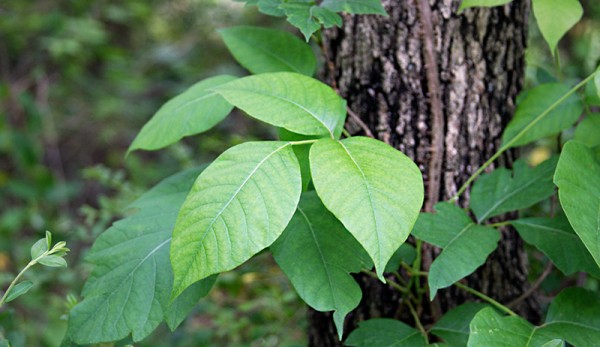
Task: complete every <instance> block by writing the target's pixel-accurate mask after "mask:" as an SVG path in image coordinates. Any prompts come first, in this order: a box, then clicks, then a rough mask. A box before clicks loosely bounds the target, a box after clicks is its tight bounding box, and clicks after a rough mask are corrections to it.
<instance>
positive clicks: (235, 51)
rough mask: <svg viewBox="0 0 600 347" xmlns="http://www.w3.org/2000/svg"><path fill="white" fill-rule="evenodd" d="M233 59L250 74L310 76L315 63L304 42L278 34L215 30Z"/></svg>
mask: <svg viewBox="0 0 600 347" xmlns="http://www.w3.org/2000/svg"><path fill="white" fill-rule="evenodd" d="M219 33H220V34H221V36H222V37H223V41H225V44H226V45H227V48H229V51H230V52H231V54H232V55H233V56H234V57H235V59H236V60H237V61H238V62H239V63H240V64H241V65H242V66H243V67H245V68H246V69H248V71H250V72H252V73H253V74H260V73H266V72H280V71H288V72H297V73H299V74H303V75H307V76H312V75H313V74H314V73H315V69H316V66H317V60H316V59H315V55H314V53H313V51H312V49H311V48H310V46H309V45H307V44H306V43H305V42H302V40H300V39H299V38H297V37H296V36H294V35H292V34H290V33H288V32H285V31H281V30H274V29H266V28H257V27H251V26H237V27H232V28H227V29H221V30H219Z"/></svg>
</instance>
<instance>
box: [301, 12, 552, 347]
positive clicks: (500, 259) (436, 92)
mask: <svg viewBox="0 0 600 347" xmlns="http://www.w3.org/2000/svg"><path fill="white" fill-rule="evenodd" d="M383 3H384V6H385V8H386V10H387V11H388V13H389V17H382V16H346V18H344V26H343V27H342V28H341V29H335V30H328V31H326V32H325V33H324V39H323V41H324V50H325V57H326V68H325V69H324V72H323V77H324V79H325V80H326V81H327V82H328V83H329V84H330V85H332V86H334V87H335V88H336V89H337V90H338V91H339V93H340V94H341V95H342V96H343V97H345V98H346V99H347V100H348V106H349V108H350V109H351V110H352V111H353V113H354V115H351V116H350V117H349V120H348V124H347V127H348V128H350V129H351V130H352V132H354V133H355V134H356V135H359V134H360V135H365V134H369V133H370V134H373V135H374V136H375V137H377V138H378V139H380V140H382V141H384V142H386V143H388V144H390V145H392V146H394V147H396V148H398V149H400V150H401V151H403V152H404V153H405V154H407V155H408V156H410V157H411V158H413V160H414V161H415V162H416V163H417V164H418V165H419V167H420V168H421V170H422V172H423V174H424V179H425V185H426V192H427V196H426V204H425V206H426V209H428V210H431V207H432V205H433V204H434V203H435V202H437V201H439V200H445V199H448V198H450V197H452V196H453V195H454V194H455V193H456V191H457V190H458V188H459V187H460V186H461V185H462V184H463V183H464V182H465V181H466V179H467V178H468V177H469V176H470V174H471V173H472V172H474V171H475V170H476V169H477V168H478V167H479V166H480V165H481V164H482V163H483V162H484V161H485V160H486V159H487V158H489V157H490V156H491V155H492V154H493V153H494V152H495V151H496V150H497V149H498V148H499V144H500V138H501V134H502V130H503V128H504V127H505V126H506V124H507V123H508V121H509V120H510V118H511V116H512V113H513V111H514V107H515V97H516V96H517V94H518V93H519V91H520V90H521V87H522V84H523V74H524V51H525V46H526V42H527V21H528V16H529V1H527V0H516V1H514V2H513V3H512V4H510V5H506V6H502V7H496V8H492V9H474V10H467V11H465V12H464V13H462V14H458V13H457V9H458V6H459V3H460V1H459V0H429V1H428V0H405V1H398V0H384V1H383ZM511 159H512V158H511V156H510V154H509V155H506V156H504V157H503V158H501V161H500V162H499V163H497V164H500V165H508V166H510V164H511V162H512V160H511ZM467 201H468V192H467V193H466V194H464V196H463V197H461V199H460V200H459V203H460V204H462V205H464V204H465V203H466V202H467ZM424 252H425V254H424V259H425V260H427V258H429V263H430V262H431V258H432V257H434V256H435V252H436V250H432V249H425V250H424ZM425 255H427V256H428V257H425ZM526 262H527V259H526V257H525V255H524V253H523V250H522V244H521V242H520V240H519V238H518V237H517V236H516V233H515V232H514V231H511V230H507V231H506V232H504V233H503V239H502V241H501V243H500V246H499V249H498V250H497V251H496V252H495V253H494V254H493V255H492V256H491V257H490V258H489V259H488V263H487V264H486V265H484V266H483V267H482V268H480V269H479V270H478V271H477V273H475V274H473V275H472V276H470V277H469V278H468V283H469V285H470V286H472V287H474V288H476V289H478V290H480V291H482V292H484V293H487V294H488V295H490V296H492V297H494V298H496V299H497V300H499V301H500V302H503V303H509V302H511V301H512V300H514V299H515V298H518V297H519V295H521V294H522V293H523V292H524V291H525V290H526V289H527V287H528V284H527V270H526V269H527V263H526ZM424 267H425V268H427V267H428V264H427V262H426V263H425V264H424ZM357 280H358V281H359V283H360V284H361V286H362V287H363V300H362V302H361V304H360V306H359V307H358V308H357V309H356V310H355V311H354V312H353V313H351V314H350V315H349V316H348V318H347V320H346V334H347V333H348V332H349V331H351V330H352V329H354V328H355V327H356V325H357V323H358V322H359V321H362V320H365V319H368V318H372V317H395V318H400V319H403V320H408V321H409V323H410V318H409V317H407V315H406V313H405V311H406V310H405V309H402V308H401V302H400V301H401V300H400V296H399V295H397V294H396V293H395V292H394V291H393V290H391V289H390V288H388V287H387V286H385V285H383V284H381V283H380V282H378V281H377V280H373V279H370V278H367V277H364V276H357ZM438 298H439V300H437V301H436V302H434V303H433V304H431V305H430V306H425V307H424V308H423V311H422V312H421V316H423V317H424V319H425V322H426V323H427V322H431V321H432V320H433V318H434V317H436V316H439V313H440V312H445V311H446V310H448V309H449V308H451V307H453V306H456V305H457V304H460V303H461V302H463V301H464V300H466V299H472V298H469V297H468V296H467V295H465V294H464V293H462V292H460V291H458V290H456V289H452V288H449V289H447V290H443V291H441V292H440V293H439V294H438ZM514 308H515V310H516V311H517V312H518V313H520V314H522V315H524V316H525V317H527V318H529V319H530V320H532V321H537V320H538V319H539V318H540V317H539V309H538V305H537V302H536V301H535V298H533V297H528V298H527V299H525V300H521V301H520V302H519V303H518V304H517V305H515V307H514ZM309 323H310V327H309V341H310V345H312V346H338V345H341V344H340V342H339V341H338V339H337V336H336V334H335V328H334V327H333V324H332V320H331V317H330V315H329V314H323V313H319V312H315V311H310V312H309Z"/></svg>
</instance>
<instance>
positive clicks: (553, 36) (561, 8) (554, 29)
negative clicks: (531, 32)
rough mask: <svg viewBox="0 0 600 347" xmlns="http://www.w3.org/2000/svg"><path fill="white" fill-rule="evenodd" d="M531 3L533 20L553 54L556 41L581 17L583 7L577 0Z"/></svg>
mask: <svg viewBox="0 0 600 347" xmlns="http://www.w3.org/2000/svg"><path fill="white" fill-rule="evenodd" d="M532 3H533V15H534V16H535V20H536V21H537V24H538V27H539V28H540V31H541V32H542V36H543V37H544V39H545V40H546V42H547V43H548V46H550V51H551V52H552V55H554V54H555V52H556V46H557V45H558V41H560V39H561V38H562V37H563V36H564V35H565V34H566V33H567V31H569V30H570V29H571V28H572V27H573V26H574V25H575V24H577V22H579V20H580V19H581V16H582V15H583V8H582V7H581V4H580V3H579V1H578V0H533V1H532Z"/></svg>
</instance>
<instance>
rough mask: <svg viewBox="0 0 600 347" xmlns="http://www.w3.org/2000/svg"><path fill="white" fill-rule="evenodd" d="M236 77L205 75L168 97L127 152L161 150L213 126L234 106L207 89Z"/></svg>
mask: <svg viewBox="0 0 600 347" xmlns="http://www.w3.org/2000/svg"><path fill="white" fill-rule="evenodd" d="M235 79H236V77H233V76H226V75H223V76H216V77H212V78H208V79H206V80H204V81H201V82H198V83H196V84H195V85H193V86H192V87H190V88H189V89H188V90H186V91H185V92H183V93H182V94H180V95H178V96H176V97H174V98H173V99H171V100H169V101H168V102H167V103H166V104H164V105H163V106H162V107H161V108H160V109H159V110H158V112H156V114H154V116H152V118H151V119H150V120H149V121H148V123H146V124H145V125H144V127H143V128H142V130H141V131H140V133H139V134H138V135H137V136H136V138H135V139H134V140H133V143H132V144H131V146H129V152H131V151H135V150H136V149H145V150H155V149H160V148H163V147H166V146H168V145H170V144H173V143H175V142H177V141H179V140H181V139H182V138H184V137H185V136H190V135H195V134H199V133H201V132H204V131H206V130H208V129H210V128H212V127H213V126H215V125H216V124H217V123H219V122H220V121H222V120H223V118H225V117H227V115H228V114H229V113H230V112H231V109H232V108H233V106H231V104H229V103H228V102H227V101H225V99H223V97H221V96H220V95H218V94H217V93H215V92H213V91H211V90H210V89H211V88H213V87H216V86H219V85H221V84H224V83H227V82H231V81H233V80H235Z"/></svg>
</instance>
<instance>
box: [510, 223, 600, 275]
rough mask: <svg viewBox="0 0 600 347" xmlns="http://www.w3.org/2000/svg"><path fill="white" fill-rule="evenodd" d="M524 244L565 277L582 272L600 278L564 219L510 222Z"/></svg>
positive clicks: (593, 262)
mask: <svg viewBox="0 0 600 347" xmlns="http://www.w3.org/2000/svg"><path fill="white" fill-rule="evenodd" d="M511 224H512V225H513V226H514V227H515V228H516V229H517V231H518V232H519V235H521V237H522V238H523V240H525V242H527V243H529V244H531V245H533V246H535V247H536V248H537V249H539V250H540V251H541V252H543V253H544V254H545V255H546V256H547V257H548V258H549V259H550V260H552V262H553V263H554V265H556V267H557V268H559V269H560V271H562V272H563V273H564V274H565V275H570V274H573V273H575V272H577V271H585V272H587V273H589V274H592V275H594V276H596V277H598V278H600V269H599V268H598V265H596V262H595V261H594V259H593V258H592V256H591V254H590V252H589V251H588V250H587V249H586V248H585V246H584V245H583V243H582V242H581V240H580V239H579V237H578V236H577V234H575V232H574V231H573V229H572V228H571V225H569V222H568V221H567V219H566V218H565V217H564V216H560V217H556V218H553V219H547V218H525V219H519V220H516V221H513V222H511Z"/></svg>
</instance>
